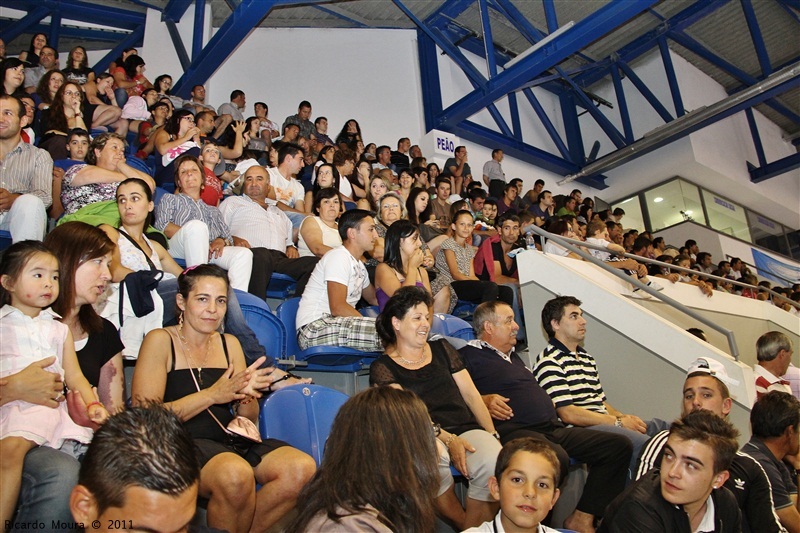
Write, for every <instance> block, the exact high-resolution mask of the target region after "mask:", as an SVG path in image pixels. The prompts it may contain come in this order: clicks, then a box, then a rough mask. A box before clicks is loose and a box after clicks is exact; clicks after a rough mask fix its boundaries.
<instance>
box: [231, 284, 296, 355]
mask: <svg viewBox="0 0 800 533" xmlns="http://www.w3.org/2000/svg"><path fill="white" fill-rule="evenodd" d="M235 292H236V297H237V298H238V299H239V306H240V307H241V308H242V314H244V319H245V321H246V322H247V325H248V326H250V329H252V330H253V333H255V335H256V338H257V339H258V342H259V344H261V346H263V347H264V350H265V351H266V352H267V355H269V356H270V357H272V358H273V359H275V360H277V359H282V358H283V356H284V354H285V353H286V329H285V328H284V327H283V323H282V322H281V321H280V320H278V317H276V316H275V315H274V314H272V310H271V309H270V308H269V305H267V302H265V301H264V300H262V299H261V298H258V297H257V296H253V295H252V294H250V293H247V292H244V291H239V290H237V291H235Z"/></svg>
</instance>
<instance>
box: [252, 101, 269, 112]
mask: <svg viewBox="0 0 800 533" xmlns="http://www.w3.org/2000/svg"><path fill="white" fill-rule="evenodd" d="M258 106H261V107H263V108H264V109H267V110H269V106H268V105H267V104H266V103H265V102H256V103H255V104H253V108H256V107H258Z"/></svg>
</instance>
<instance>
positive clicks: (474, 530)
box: [463, 511, 558, 533]
mask: <svg viewBox="0 0 800 533" xmlns="http://www.w3.org/2000/svg"><path fill="white" fill-rule="evenodd" d="M501 514H503V511H500V512H498V513H497V516H495V517H494V520H491V521H489V522H484V523H483V524H481V525H479V526H475V527H471V528H469V529H466V530H464V532H463V533H505V528H504V527H503V523H502V522H501V521H500V515H501ZM536 533H558V530H557V529H553V528H551V527H547V526H545V525H542V524H539V527H538V528H537V529H536Z"/></svg>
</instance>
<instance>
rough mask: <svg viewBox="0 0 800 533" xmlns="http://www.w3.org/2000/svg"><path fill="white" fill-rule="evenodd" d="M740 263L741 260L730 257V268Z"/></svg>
mask: <svg viewBox="0 0 800 533" xmlns="http://www.w3.org/2000/svg"><path fill="white" fill-rule="evenodd" d="M741 262H742V260H741V259H739V258H738V257H731V266H734V265H738V264H739V263H741Z"/></svg>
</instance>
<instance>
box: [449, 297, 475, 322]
mask: <svg viewBox="0 0 800 533" xmlns="http://www.w3.org/2000/svg"><path fill="white" fill-rule="evenodd" d="M476 307H478V304H474V303H472V302H468V301H466V300H459V301H458V303H456V307H455V309H453V313H452V314H453V316H457V317H459V318H461V319H463V320H466V321H470V320H472V314H473V313H474V312H475V308H476Z"/></svg>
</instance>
